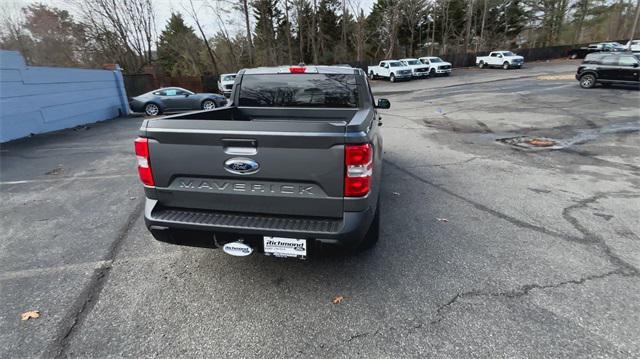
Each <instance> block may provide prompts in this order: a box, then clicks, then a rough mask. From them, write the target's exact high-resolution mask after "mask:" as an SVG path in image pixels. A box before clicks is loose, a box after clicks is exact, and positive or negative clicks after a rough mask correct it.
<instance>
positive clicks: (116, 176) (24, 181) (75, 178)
mask: <svg viewBox="0 0 640 359" xmlns="http://www.w3.org/2000/svg"><path fill="white" fill-rule="evenodd" d="M126 177H137V175H135V174H126V175H125V174H120V175H105V176H72V177H57V178H43V179H33V180H17V181H2V182H0V186H1V185H17V184H29V183H49V182H60V181H74V180H101V179H110V178H126Z"/></svg>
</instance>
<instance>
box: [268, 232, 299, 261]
mask: <svg viewBox="0 0 640 359" xmlns="http://www.w3.org/2000/svg"><path fill="white" fill-rule="evenodd" d="M264 254H265V255H268V256H275V257H295V258H301V259H304V258H306V257H307V240H306V239H295V238H284V237H267V236H265V237H264Z"/></svg>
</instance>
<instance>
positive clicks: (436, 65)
mask: <svg viewBox="0 0 640 359" xmlns="http://www.w3.org/2000/svg"><path fill="white" fill-rule="evenodd" d="M419 60H420V62H422V63H423V64H425V65H428V66H429V75H430V76H435V75H444V76H449V75H451V67H452V66H451V63H450V62H446V61H444V60H442V59H441V58H439V57H436V56H425V57H421V58H419Z"/></svg>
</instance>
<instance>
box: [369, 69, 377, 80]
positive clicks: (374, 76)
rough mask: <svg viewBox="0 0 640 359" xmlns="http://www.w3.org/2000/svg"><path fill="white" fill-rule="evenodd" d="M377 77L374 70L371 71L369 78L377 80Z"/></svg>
mask: <svg viewBox="0 0 640 359" xmlns="http://www.w3.org/2000/svg"><path fill="white" fill-rule="evenodd" d="M375 79H376V75H374V74H373V71H371V72H370V73H369V80H375Z"/></svg>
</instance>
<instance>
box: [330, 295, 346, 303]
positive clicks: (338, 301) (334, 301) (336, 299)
mask: <svg viewBox="0 0 640 359" xmlns="http://www.w3.org/2000/svg"><path fill="white" fill-rule="evenodd" d="M343 300H344V297H343V296H341V295H337V296H336V297H335V298H333V300H332V301H331V303H333V304H340V303H342V301H343Z"/></svg>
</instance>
